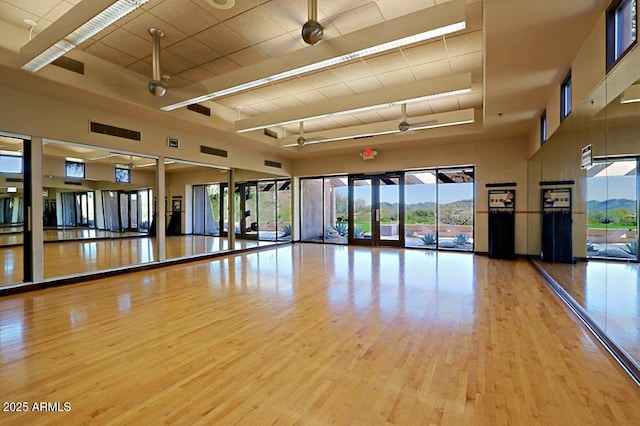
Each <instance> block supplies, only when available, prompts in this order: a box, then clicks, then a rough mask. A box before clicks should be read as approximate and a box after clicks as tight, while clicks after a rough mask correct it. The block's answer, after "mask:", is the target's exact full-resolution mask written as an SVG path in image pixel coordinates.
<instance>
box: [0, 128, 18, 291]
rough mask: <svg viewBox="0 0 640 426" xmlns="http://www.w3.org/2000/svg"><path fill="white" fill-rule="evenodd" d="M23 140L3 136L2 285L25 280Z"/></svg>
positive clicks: (0, 138) (0, 140)
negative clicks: (23, 247) (23, 254)
mask: <svg viewBox="0 0 640 426" xmlns="http://www.w3.org/2000/svg"><path fill="white" fill-rule="evenodd" d="M22 149H23V142H22V139H16V138H10V137H5V136H0V258H2V265H3V268H2V272H0V285H3V284H15V283H19V282H21V281H22V278H23V268H22V252H23V250H22V242H23V239H22V238H23V235H22V233H23V217H24V216H23V215H24V207H23V206H24V193H23V164H22Z"/></svg>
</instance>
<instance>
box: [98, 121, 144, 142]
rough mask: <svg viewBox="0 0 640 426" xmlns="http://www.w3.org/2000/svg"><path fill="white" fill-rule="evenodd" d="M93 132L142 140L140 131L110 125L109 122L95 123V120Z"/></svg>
mask: <svg viewBox="0 0 640 426" xmlns="http://www.w3.org/2000/svg"><path fill="white" fill-rule="evenodd" d="M91 132H92V133H100V134H102V135H109V136H115V137H117V138H124V139H131V140H132V141H139V140H140V132H137V131H135V130H129V129H123V128H121V127H115V126H109V125H108V124H101V123H95V122H93V121H92V122H91Z"/></svg>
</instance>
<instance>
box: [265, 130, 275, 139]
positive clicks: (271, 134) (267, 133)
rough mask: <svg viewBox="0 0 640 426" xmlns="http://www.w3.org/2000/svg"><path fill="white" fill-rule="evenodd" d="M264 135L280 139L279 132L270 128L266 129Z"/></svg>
mask: <svg viewBox="0 0 640 426" xmlns="http://www.w3.org/2000/svg"><path fill="white" fill-rule="evenodd" d="M264 135H265V136H269V137H270V138H274V139H278V132H276V131H274V130H270V129H264Z"/></svg>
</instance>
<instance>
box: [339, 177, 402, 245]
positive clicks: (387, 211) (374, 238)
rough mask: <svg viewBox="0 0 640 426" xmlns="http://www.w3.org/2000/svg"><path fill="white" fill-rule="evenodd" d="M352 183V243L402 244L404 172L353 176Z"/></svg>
mask: <svg viewBox="0 0 640 426" xmlns="http://www.w3.org/2000/svg"><path fill="white" fill-rule="evenodd" d="M349 183H350V184H349V224H348V230H349V232H348V234H349V243H350V244H360V245H374V246H378V245H384V246H403V245H404V217H403V216H404V209H402V208H401V206H402V205H403V204H404V190H403V187H404V181H403V176H402V174H401V173H398V174H385V175H376V176H353V177H351V178H350V182H349Z"/></svg>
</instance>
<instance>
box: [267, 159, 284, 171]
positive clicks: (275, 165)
mask: <svg viewBox="0 0 640 426" xmlns="http://www.w3.org/2000/svg"><path fill="white" fill-rule="evenodd" d="M264 165H265V166H267V167H276V168H278V169H281V168H282V163H278V162H277V161H269V160H264Z"/></svg>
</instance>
